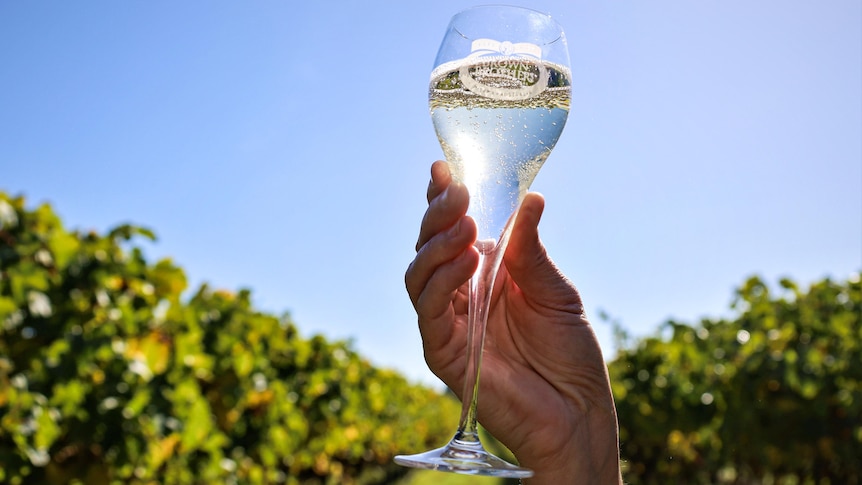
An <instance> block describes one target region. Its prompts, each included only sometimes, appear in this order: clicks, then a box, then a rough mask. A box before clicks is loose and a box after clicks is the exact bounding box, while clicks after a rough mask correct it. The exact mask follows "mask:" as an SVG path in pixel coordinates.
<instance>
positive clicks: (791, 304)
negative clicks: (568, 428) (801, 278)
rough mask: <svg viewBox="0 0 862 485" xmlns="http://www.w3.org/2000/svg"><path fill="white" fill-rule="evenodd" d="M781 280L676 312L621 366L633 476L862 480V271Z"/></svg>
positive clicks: (623, 420) (624, 437) (617, 392)
mask: <svg viewBox="0 0 862 485" xmlns="http://www.w3.org/2000/svg"><path fill="white" fill-rule="evenodd" d="M860 276H862V275H859V274H856V275H854V276H853V277H852V278H851V279H850V280H849V281H847V282H834V281H830V280H828V279H827V280H824V281H820V282H818V283H815V284H813V285H812V286H811V287H810V288H808V289H807V291H803V290H801V289H800V288H799V287H798V286H797V285H796V284H795V283H793V282H792V281H790V280H786V279H785V280H782V281H781V282H780V288H779V289H778V290H771V289H770V288H769V287H768V286H767V285H766V284H765V283H764V282H763V281H761V280H760V279H758V278H751V279H749V280H748V281H747V282H745V284H744V285H742V287H741V288H739V289H738V291H737V296H736V300H735V302H734V304H733V307H734V309H735V313H736V316H735V317H734V318H732V319H717V320H711V319H705V320H703V321H701V322H700V323H699V324H698V325H693V326H691V325H686V324H682V323H678V322H673V321H671V322H667V323H666V324H664V326H663V327H662V328H661V330H660V332H659V334H658V335H657V336H655V337H652V338H647V339H644V340H642V341H640V342H639V344H638V345H637V346H636V347H635V348H633V349H631V350H626V351H623V352H621V353H620V354H619V356H618V357H617V358H616V360H615V361H614V362H612V363H611V364H610V375H611V381H612V383H613V391H614V396H615V398H616V403H617V409H618V413H619V420H620V425H621V429H620V432H621V436H620V438H621V442H622V456H623V459H624V460H625V461H626V469H627V474H626V479H627V482H628V483H632V484H664V483H743V484H745V483H794V484H796V483H799V484H805V483H812V484H814V483H816V484H827V483H828V484H833V485H834V484H842V485H846V484H856V483H860V481H862V460H860V457H862V282H860Z"/></svg>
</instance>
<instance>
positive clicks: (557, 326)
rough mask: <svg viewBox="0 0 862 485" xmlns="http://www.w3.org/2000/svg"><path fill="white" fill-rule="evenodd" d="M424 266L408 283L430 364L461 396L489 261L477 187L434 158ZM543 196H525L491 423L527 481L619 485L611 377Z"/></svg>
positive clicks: (500, 297) (492, 379) (489, 386)
mask: <svg viewBox="0 0 862 485" xmlns="http://www.w3.org/2000/svg"><path fill="white" fill-rule="evenodd" d="M427 198H428V203H429V206H428V210H427V211H426V213H425V217H424V219H423V221H422V226H421V229H420V234H419V240H418V242H417V244H416V249H417V254H416V258H415V259H414V260H413V262H412V263H411V264H410V267H409V268H408V269H407V273H406V275H405V282H406V286H407V291H408V293H409V295H410V299H411V300H412V302H413V306H414V308H415V309H416V313H417V315H418V318H419V329H420V332H421V334H422V341H423V347H424V351H425V359H426V361H427V363H428V366H429V368H430V369H431V370H432V371H433V372H434V373H435V374H436V375H437V376H438V377H440V379H442V380H443V382H445V383H446V385H448V386H449V387H450V388H451V389H452V390H453V391H454V392H455V393H456V394H457V395H458V396H459V397H461V393H462V391H463V383H464V374H465V367H466V361H465V359H466V354H467V352H466V340H467V339H466V329H467V281H468V280H469V278H470V276H471V275H472V273H473V271H474V270H475V269H476V267H477V265H478V261H479V253H478V251H477V250H476V249H475V248H474V247H473V243H474V242H475V239H476V225H475V223H474V222H473V221H472V219H471V218H470V217H468V216H466V211H467V206H468V203H469V194H468V193H467V189H466V188H465V187H464V186H463V185H461V184H459V183H456V182H453V181H452V178H451V175H450V173H449V169H448V165H447V164H446V163H445V162H435V163H434V164H433V165H432V167H431V182H430V184H429V186H428V193H427ZM543 210H544V199H543V198H542V197H541V196H540V195H538V194H535V193H530V194H527V196H526V197H525V199H524V201H523V202H522V204H521V208H520V211H519V213H518V216H517V218H516V220H515V224H514V227H513V230H512V235H511V238H510V240H509V246H508V249H507V250H506V253H505V255H504V257H503V263H502V265H501V267H500V270H499V272H498V274H497V280H496V282H495V285H494V293H493V295H492V297H491V308H490V311H489V315H488V323H487V327H486V335H485V346H484V353H483V357H482V359H483V360H482V378H481V380H480V383H479V386H480V390H479V396H480V399H479V409H478V416H479V421H480V422H481V423H482V425H483V426H484V427H485V428H486V429H488V430H489V431H490V432H491V433H492V434H493V435H494V436H495V437H496V438H497V439H499V440H500V441H501V442H503V443H504V444H505V445H506V446H508V447H509V449H510V450H511V451H512V452H513V453H514V454H515V456H516V457H517V458H518V460H519V462H520V464H521V465H522V466H525V467H528V468H531V469H533V470H534V471H535V476H534V477H533V479H531V480H529V481H527V480H525V481H524V483H531V484H544V483H553V484H560V483H572V482H573V481H575V480H577V483H602V484H605V483H620V472H619V445H618V437H617V435H618V433H617V420H616V411H615V408H614V402H613V396H612V395H611V391H610V384H609V381H608V375H607V369H606V366H605V363H604V360H603V358H602V354H601V349H600V348H599V345H598V341H597V340H596V337H595V334H594V333H593V330H592V327H591V326H590V324H589V322H588V321H587V319H586V316H585V315H584V308H583V304H582V302H581V298H580V295H579V294H578V291H577V290H576V289H575V287H574V285H572V283H571V282H570V281H569V280H568V279H566V277H565V276H563V275H562V273H561V272H560V271H559V270H558V269H557V268H556V266H554V264H553V262H552V261H551V260H550V258H549V257H548V255H547V253H546V252H545V249H544V246H543V245H542V243H541V241H540V240H539V235H538V223H539V219H540V218H541V215H542V211H543Z"/></svg>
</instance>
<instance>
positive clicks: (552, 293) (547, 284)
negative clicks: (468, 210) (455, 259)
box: [503, 192, 581, 306]
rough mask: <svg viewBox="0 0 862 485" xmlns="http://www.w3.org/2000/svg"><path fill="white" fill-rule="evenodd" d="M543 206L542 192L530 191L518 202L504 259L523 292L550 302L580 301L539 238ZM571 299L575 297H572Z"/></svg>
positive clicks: (544, 301)
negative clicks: (519, 203)
mask: <svg viewBox="0 0 862 485" xmlns="http://www.w3.org/2000/svg"><path fill="white" fill-rule="evenodd" d="M544 210H545V199H544V197H542V195H541V194H538V193H536V192H530V193H528V194H527V195H526V197H525V198H524V201H523V202H522V203H521V208H520V209H519V211H518V216H517V218H516V219H515V225H514V226H513V227H512V235H511V236H510V239H509V246H508V248H507V249H506V254H505V255H504V256H503V261H504V262H505V264H506V269H507V270H508V272H509V275H510V276H511V277H512V280H513V281H514V283H515V284H516V285H517V286H518V287H519V288H520V289H521V291H522V292H523V293H524V295H525V296H527V297H528V298H530V299H532V300H534V301H541V302H543V303H546V304H548V305H549V306H559V305H560V304H563V305H567V306H568V305H571V304H576V305H580V304H581V301H580V296H578V293H577V291H576V290H575V291H573V290H574V285H572V283H571V282H569V280H568V279H566V277H565V276H564V275H563V274H562V272H560V270H559V269H558V268H557V266H556V265H555V264H554V262H553V261H551V258H550V257H549V256H548V253H547V251H546V250H545V246H544V245H543V244H542V241H541V240H540V239H539V221H540V220H541V218H542V213H543V212H544ZM573 300H574V301H573Z"/></svg>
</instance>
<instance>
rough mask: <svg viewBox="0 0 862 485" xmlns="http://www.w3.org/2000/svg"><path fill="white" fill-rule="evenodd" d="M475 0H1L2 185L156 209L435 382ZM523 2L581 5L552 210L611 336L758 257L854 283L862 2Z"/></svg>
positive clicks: (306, 319) (555, 160) (89, 202)
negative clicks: (456, 40) (468, 28)
mask: <svg viewBox="0 0 862 485" xmlns="http://www.w3.org/2000/svg"><path fill="white" fill-rule="evenodd" d="M472 5H473V4H472V3H468V2H465V1H456V0H443V1H438V2H433V3H410V2H386V1H371V2H350V1H344V2H301V3H296V2H281V1H258V2H252V3H249V2H243V3H240V2H227V1H212V2H203V1H199V0H187V1H183V2H172V3H167V2H109V1H95V0H94V1H90V2H84V3H81V2H60V1H46V2H39V3H34V2H16V1H8V0H7V1H0V60H2V62H0V192H6V193H7V194H9V196H12V197H15V196H23V197H25V198H26V207H28V208H33V207H36V206H38V204H41V203H43V202H44V203H49V204H50V205H51V206H52V207H53V208H54V210H56V212H57V214H58V215H59V217H60V218H62V221H63V223H64V224H65V225H66V226H67V227H68V228H69V229H70V230H71V229H76V230H79V231H81V232H82V233H86V232H88V231H90V230H93V231H96V232H97V233H106V231H108V230H109V229H111V228H114V227H116V226H119V225H122V224H126V223H130V224H134V225H140V226H144V227H147V228H149V229H151V230H152V231H153V232H154V233H155V234H156V236H157V239H156V240H155V241H152V242H150V241H147V240H146V239H144V240H141V241H139V242H138V244H140V245H141V248H142V250H143V253H144V255H145V256H146V258H147V259H148V260H149V261H150V262H154V261H157V260H160V259H162V258H170V259H171V260H172V261H173V262H174V264H176V265H177V266H180V267H181V268H182V269H183V271H184V272H185V274H186V276H187V277H188V280H189V288H191V289H192V290H194V289H196V288H198V287H199V285H201V284H203V283H208V285H209V287H210V288H212V289H224V290H227V292H229V293H236V292H239V291H240V290H241V289H248V290H249V292H248V293H246V294H244V295H245V296H243V297H242V298H248V304H249V305H251V306H253V307H254V308H255V309H257V310H259V311H261V312H264V313H268V314H273V315H281V314H283V313H285V312H286V313H287V314H289V317H290V320H291V321H292V322H293V323H295V325H296V331H297V332H298V334H299V335H301V336H302V338H304V339H309V341H312V340H311V339H312V336H314V335H321V336H322V337H324V338H325V339H327V340H329V341H333V342H337V341H341V340H348V341H351V342H352V343H351V344H350V346H349V349H350V351H353V350H355V351H356V352H357V353H358V354H359V355H361V356H362V357H363V358H364V359H367V360H368V361H370V363H371V365H373V366H375V367H376V368H380V369H391V370H392V371H394V372H396V373H398V374H400V375H403V376H406V378H407V379H408V380H409V381H410V382H411V383H415V384H420V385H422V386H426V387H431V388H433V389H436V390H441V389H442V385H441V384H440V383H439V381H438V380H437V379H436V378H435V377H434V376H433V375H432V374H431V373H430V372H429V371H428V370H427V369H426V367H425V364H424V361H423V359H422V352H421V345H420V339H419V333H418V330H417V328H416V323H415V315H414V313H413V309H412V307H411V305H410V302H409V300H408V298H407V295H406V292H405V291H404V288H403V274H404V270H405V269H406V267H407V265H408V263H409V262H410V261H411V259H412V258H413V255H414V249H413V248H414V244H415V240H416V236H417V234H418V229H419V223H420V221H421V218H422V214H423V212H424V210H425V206H426V203H425V200H424V194H425V188H426V185H427V182H428V178H429V166H430V164H431V162H432V161H433V160H435V159H438V158H440V157H442V153H441V150H440V148H439V145H438V143H437V140H436V137H435V135H434V132H433V128H432V126H431V122H430V119H429V115H428V106H427V84H428V80H429V74H430V70H431V68H432V63H433V60H434V57H435V55H436V50H437V47H438V44H439V42H440V40H441V38H442V35H443V33H444V29H445V28H446V25H447V23H448V21H449V18H450V17H451V16H452V15H453V14H454V13H455V12H457V11H459V10H461V9H463V8H466V7H469V6H472ZM526 6H530V7H532V8H534V9H537V10H541V11H545V12H548V13H550V14H551V15H552V16H553V17H554V18H556V20H557V21H558V22H559V23H560V24H562V26H563V27H564V29H565V30H566V34H567V39H568V42H569V50H570V55H571V66H572V70H573V79H574V84H573V102H572V110H571V113H570V117H569V120H568V124H567V126H566V129H565V131H564V133H563V135H562V137H561V139H560V141H559V143H558V145H557V147H556V149H555V151H554V153H553V154H552V155H551V156H550V158H549V160H548V162H547V163H546V165H545V167H544V168H543V169H542V171H541V172H540V173H539V176H538V177H537V179H536V181H535V183H534V185H533V189H534V190H536V191H540V192H542V193H543V194H544V195H545V197H546V199H547V208H546V211H545V215H544V218H543V220H542V223H541V226H540V230H541V234H542V237H543V240H544V242H545V244H546V246H547V247H548V250H549V252H550V254H551V255H552V257H553V258H554V259H555V261H556V262H557V264H558V265H559V266H560V267H561V269H562V270H563V272H564V273H566V274H567V275H568V276H569V277H570V278H571V279H572V280H573V281H574V282H575V283H576V284H577V285H578V287H579V289H580V291H581V293H582V295H583V297H584V299H585V301H586V304H587V311H588V313H589V314H590V315H591V316H592V320H593V321H594V323H595V326H596V331H597V333H598V335H599V339H600V342H601V345H602V347H603V350H604V353H605V357H606V359H607V360H609V361H610V360H612V359H614V358H615V357H617V356H618V355H620V356H621V357H620V358H621V359H622V360H621V361H625V359H626V358H627V357H626V355H627V354H625V352H624V350H625V349H622V348H620V347H619V346H620V343H621V342H623V341H624V340H625V339H622V338H621V335H623V334H626V335H628V336H629V337H630V338H635V339H637V338H649V337H650V336H652V335H655V334H656V332H659V331H661V332H664V333H663V335H665V336H670V335H675V334H674V332H673V331H672V330H673V328H676V327H674V326H673V325H670V326H668V325H667V324H665V322H668V321H677V322H696V321H698V320H700V319H702V318H704V319H712V320H716V321H718V320H721V319H723V318H726V317H727V318H731V317H732V318H736V314H735V313H733V312H732V311H731V310H730V306H731V302H732V301H733V300H734V299H735V298H737V294H738V291H739V290H738V288H739V287H740V285H743V286H744V287H746V288H748V286H745V285H749V286H751V285H750V284H749V283H750V281H749V280H748V278H749V277H750V276H752V275H758V276H759V278H761V280H758V281H763V282H764V283H763V284H764V285H766V286H767V287H768V286H770V285H776V284H778V282H779V281H780V280H781V279H782V278H788V279H789V280H792V281H795V282H797V283H798V284H799V285H800V287H807V285H809V284H814V283H815V282H818V281H821V280H823V279H832V280H836V281H847V282H849V283H848V284H849V285H850V286H853V285H856V286H858V271H859V270H860V268H862V136H860V133H862V89H860V86H862V4H860V3H859V2H858V1H854V0H835V1H830V2H818V3H815V2H807V1H795V0H793V1H778V0H767V1H761V2H746V1H742V0H731V1H722V2H715V1H708V2H687V1H682V0H678V1H674V0H659V1H654V2H603V3H596V2H585V1H568V0H567V1H551V0H539V1H533V2H529V4H528V5H526ZM13 205H14V204H13ZM19 209H20V208H19ZM19 212H20V210H19ZM8 213H9V212H8V210H7V212H6V213H5V214H6V216H8ZM20 213H21V214H23V212H20ZM0 215H2V214H0ZM22 217H23V216H22ZM5 220H6V227H7V228H8V227H11V226H9V219H8V217H7V219H5ZM0 228H2V225H0ZM745 282H748V283H745ZM754 286H757V285H754ZM788 288H790V285H785V290H786V291H789V292H790V293H791V294H792V293H793V291H792V290H791V289H788ZM842 291H843V290H842ZM827 293H828V292H827ZM845 293H846V292H845ZM845 293H841V291H838V292H837V293H835V294H836V295H840V294H845ZM191 296H192V295H191V294H189V293H187V294H185V295H184V297H185V298H191ZM755 296H756V295H755ZM755 296H751V298H750V299H752V301H754V300H756V298H755ZM833 296H834V295H833ZM202 298H204V297H202ZM206 298H210V297H209V296H206V295H205V298H204V300H206ZM242 298H240V300H242ZM845 298H850V297H845ZM206 301H209V300H206ZM848 301H849V300H848ZM31 303H32V300H31ZM209 304H210V303H207V304H206V305H209ZM202 305H203V304H202ZM746 305H748V304H746ZM743 306H744V307H745V308H748V306H745V305H743ZM0 307H2V305H0ZM0 310H2V308H0ZM852 322H853V321H851V323H852ZM855 322H858V319H857V320H855ZM845 324H846V322H845ZM848 325H849V324H848ZM27 328H29V327H27ZM852 329H856V330H853V331H856V332H858V323H854V324H853V326H852V327H851V330H852ZM737 330H738V329H737ZM768 330H769V329H768V328H767V329H765V330H764V332H768ZM746 331H747V330H746ZM734 332H736V330H734ZM685 335H687V334H685V333H684V332H682V333H679V335H677V337H678V338H679V339H683V340H682V341H685V338H687V337H685ZM728 335H730V337H728V339H729V340H727V341H728V342H731V343H732V342H737V343H738V342H739V340H738V339H736V335H737V334H736V333H733V334H732V335H731V334H728ZM854 335H855V334H853V333H851V334H850V336H849V337H847V338H855V337H854ZM796 337H799V335H796ZM788 338H789V337H788ZM323 348H328V347H325V346H324V347H321V349H323ZM329 350H332V349H329ZM660 350H661V349H658V350H656V352H659V355H660ZM710 352H712V351H710ZM618 353H619V354H618ZM848 355H849V354H848ZM853 355H855V354H853ZM626 362H628V361H626ZM627 365H629V364H627ZM0 367H2V366H0ZM623 368H624V366H623V367H621V368H620V369H623ZM666 370H667V369H665V371H666ZM624 374H625V373H624V372H623V370H620V374H619V376H620V382H627V381H626V379H629V380H632V382H645V381H641V380H639V379H640V377H642V376H640V377H639V376H638V375H637V373H635V374H633V375H632V376H628V377H625V375H624ZM10 375H11V374H10ZM653 375H654V374H653ZM854 379H856V378H854ZM764 382H766V383H765V384H764V385H765V386H768V385H769V384H768V382H767V381H764ZM854 382H856V381H854ZM683 388H685V386H684V385H683ZM854 389H855V388H854ZM417 392H418V391H417ZM848 392H849V391H848ZM853 392H856V391H853ZM696 399H697V400H700V399H707V398H703V393H698V394H697V396H696ZM709 399H712V398H709ZM0 401H2V399H0ZM698 402H700V401H698ZM0 404H2V402H0ZM678 438H679V437H678ZM684 438H685V439H688V438H686V437H685V436H683V437H681V438H680V439H679V440H677V444H679V443H683V442H685V439H684ZM680 440H682V441H680ZM858 440H859V441H862V438H859V439H858ZM680 446H682V445H680ZM36 461H38V460H36ZM0 481H2V480H0Z"/></svg>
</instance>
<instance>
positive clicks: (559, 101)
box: [429, 57, 571, 249]
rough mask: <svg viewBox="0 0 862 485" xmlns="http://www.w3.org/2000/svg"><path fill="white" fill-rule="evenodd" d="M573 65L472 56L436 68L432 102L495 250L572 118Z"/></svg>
mask: <svg viewBox="0 0 862 485" xmlns="http://www.w3.org/2000/svg"><path fill="white" fill-rule="evenodd" d="M570 77H571V76H570V73H569V70H568V69H567V68H565V67H563V66H558V65H554V64H551V63H543V62H541V61H537V60H534V59H530V58H515V59H512V58H506V57H498V58H490V59H488V58H486V57H481V58H467V59H465V60H462V61H457V62H452V63H447V64H443V65H441V66H439V67H438V68H437V69H435V70H434V72H433V73H432V74H431V86H430V89H429V101H430V107H431V118H432V121H433V122H434V129H435V130H436V131H437V138H438V139H439V141H440V145H441V146H442V147H443V152H444V154H445V156H446V160H447V161H448V162H449V165H450V167H451V170H452V175H453V177H454V178H455V179H456V180H458V181H460V182H461V183H463V184H464V185H466V186H467V189H468V190H469V191H470V208H469V210H468V214H470V215H471V216H473V218H474V219H475V220H476V221H477V223H478V224H479V234H478V240H479V242H480V244H479V245H480V249H482V247H485V248H488V249H492V248H493V247H494V246H496V244H497V243H498V242H499V241H500V239H501V238H502V237H503V233H504V231H505V230H506V227H507V222H508V221H509V219H510V217H511V216H512V215H513V214H514V213H515V212H516V210H517V208H518V206H519V204H520V202H521V200H522V199H523V197H524V195H525V194H526V192H527V189H528V188H529V187H530V184H531V183H532V182H533V179H534V178H535V177H536V174H537V173H538V171H539V169H540V168H541V167H542V164H543V163H544V162H545V160H546V159H547V158H548V155H549V154H550V153H551V150H552V149H553V148H554V145H555V144H556V143H557V140H558V139H559V137H560V133H561V132H562V131H563V126H564V125H565V124H566V117H567V115H568V112H569V103H570V99H571V83H570Z"/></svg>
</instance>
